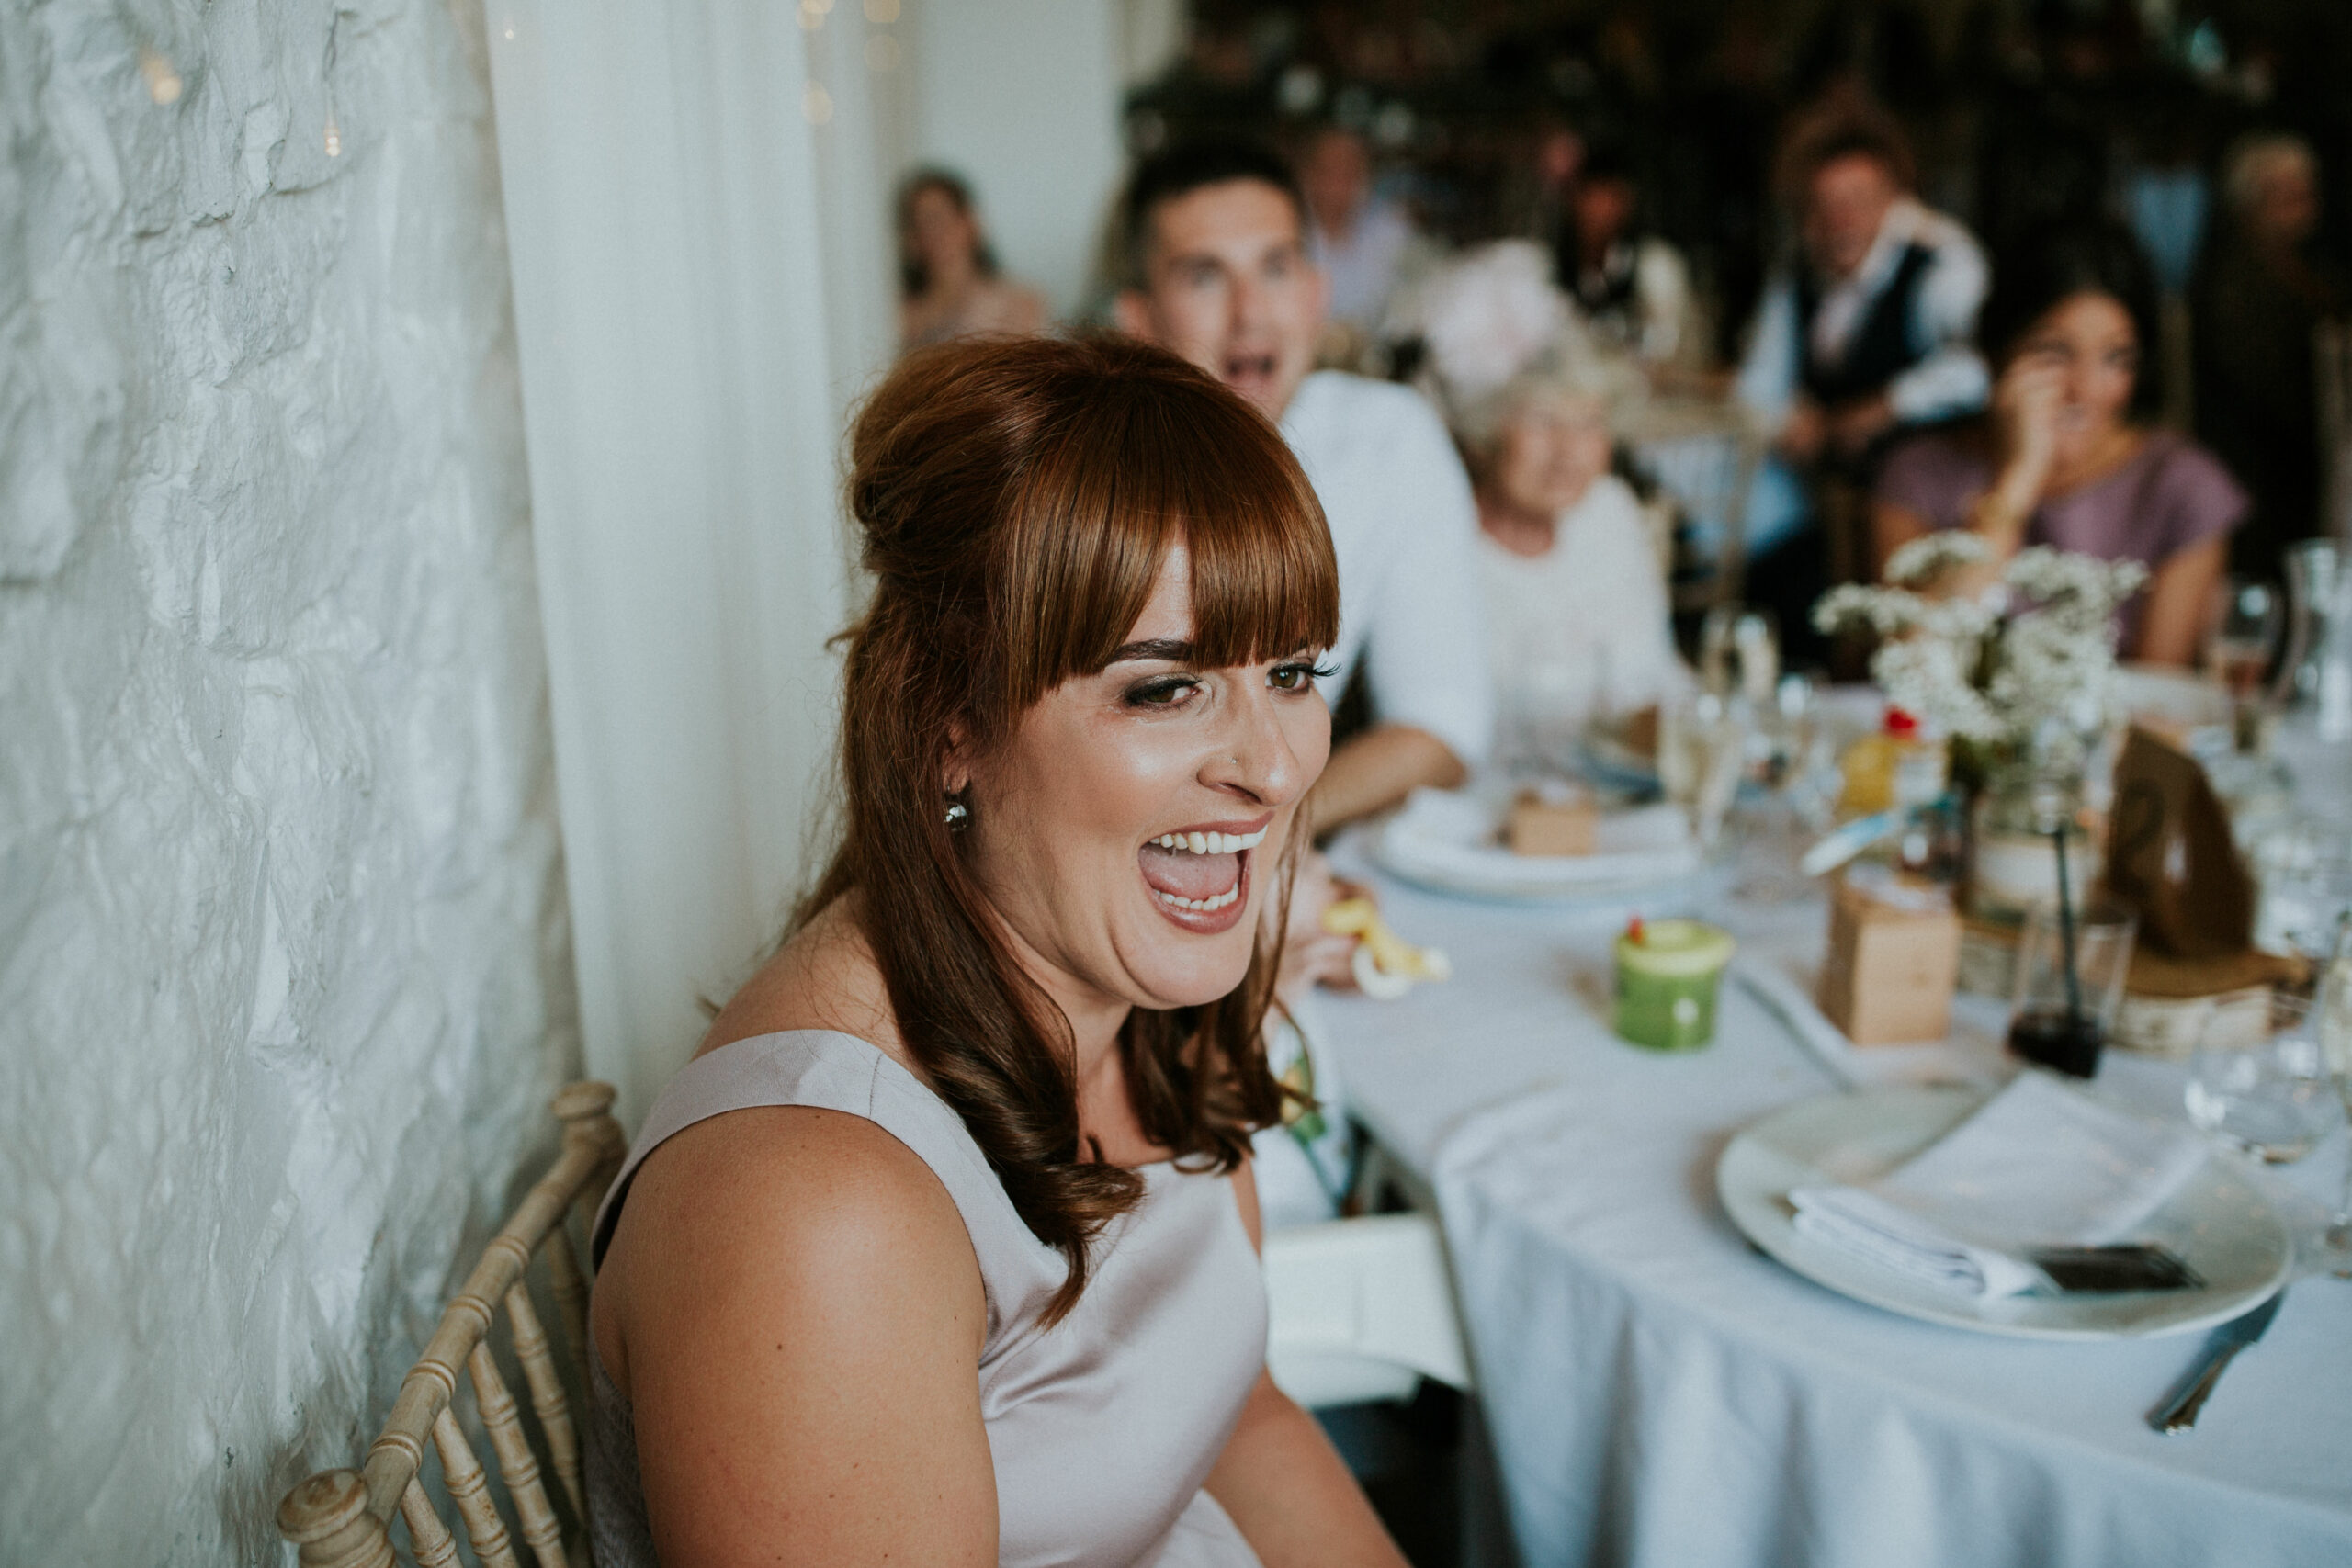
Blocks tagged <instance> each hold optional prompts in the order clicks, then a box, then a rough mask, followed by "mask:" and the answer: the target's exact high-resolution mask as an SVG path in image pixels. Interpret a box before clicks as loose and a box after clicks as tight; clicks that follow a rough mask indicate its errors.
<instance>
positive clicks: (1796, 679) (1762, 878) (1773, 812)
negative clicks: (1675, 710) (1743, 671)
mask: <svg viewBox="0 0 2352 1568" xmlns="http://www.w3.org/2000/svg"><path fill="white" fill-rule="evenodd" d="M1815 696H1816V693H1815V687H1814V682H1813V679H1812V677H1810V676H1807V675H1803V674H1789V675H1783V676H1781V678H1780V681H1779V682H1778V683H1777V684H1776V685H1775V686H1774V687H1773V689H1772V701H1771V703H1770V705H1769V706H1766V707H1765V708H1763V709H1761V710H1760V711H1759V712H1758V714H1757V720H1758V722H1757V725H1756V731H1755V736H1754V738H1753V739H1751V740H1750V742H1749V744H1748V748H1747V750H1748V754H1749V755H1748V765H1747V773H1748V776H1749V777H1750V778H1751V779H1753V780H1754V782H1755V783H1756V784H1758V785H1759V786H1760V788H1759V790H1758V794H1757V795H1756V798H1755V802H1754V804H1753V805H1752V806H1744V807H1741V816H1742V822H1743V831H1742V837H1743V839H1744V840H1745V841H1744V842H1743V844H1742V845H1741V859H1742V862H1743V863H1744V870H1743V872H1742V874H1741V876H1740V880H1739V883H1738V886H1736V887H1735V888H1734V889H1733V891H1734V892H1736V893H1737V894H1738V895H1739V897H1742V898H1746V899H1747V900H1749V901H1751V902H1753V903H1758V904H1781V903H1786V902H1788V901H1789V900H1790V899H1792V898H1801V897H1804V896H1805V895H1806V894H1807V893H1809V892H1810V891H1812V886H1813V884H1812V879H1811V878H1809V877H1807V876H1806V875H1805V874H1804V873H1803V872H1802V871H1801V870H1799V869H1798V864H1797V862H1798V857H1799V856H1800V855H1801V854H1803V852H1804V847H1805V845H1807V844H1808V843H1810V842H1811V841H1812V840H1813V839H1814V838H1815V837H1817V836H1818V835H1819V833H1820V832H1821V830H1822V829H1824V828H1826V826H1827V825H1828V824H1827V818H1828V815H1829V808H1830V807H1832V806H1834V804H1835V802H1836V799H1837V795H1836V788H1835V784H1833V783H1832V782H1831V781H1832V780H1833V779H1834V777H1835V774H1836V766H1835V763H1834V761H1832V760H1831V758H1830V756H1829V747H1828V737H1827V736H1826V734H1825V733H1824V732H1823V727H1822V724H1821V715H1820V712H1819V709H1818V706H1817V705H1816V703H1815Z"/></svg>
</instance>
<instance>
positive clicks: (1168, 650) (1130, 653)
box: [1111, 637, 1193, 664]
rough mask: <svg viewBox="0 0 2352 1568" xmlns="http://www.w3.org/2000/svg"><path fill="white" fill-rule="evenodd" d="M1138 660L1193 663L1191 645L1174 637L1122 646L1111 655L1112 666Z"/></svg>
mask: <svg viewBox="0 0 2352 1568" xmlns="http://www.w3.org/2000/svg"><path fill="white" fill-rule="evenodd" d="M1140 659H1164V660H1167V661H1168V662H1169V663H1170V664H1190V663H1191V662H1193V645H1192V644H1191V643H1189V642H1185V641H1182V640H1181V639H1179V638H1176V637H1152V638H1150V639H1149V640H1148V641H1145V642H1130V643H1125V644H1123V645H1121V647H1120V649H1119V651H1118V652H1116V653H1114V654H1113V655H1111V662H1112V663H1113V664H1126V663H1129V662H1132V661H1133V660H1140Z"/></svg>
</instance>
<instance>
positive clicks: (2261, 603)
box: [2205, 577, 2287, 751]
mask: <svg viewBox="0 0 2352 1568" xmlns="http://www.w3.org/2000/svg"><path fill="white" fill-rule="evenodd" d="M2286 624H2287V610H2286V605H2285V604H2284V603H2283V602H2282V601H2281V599H2280V596H2279V592H2278V587H2277V585H2275V584H2273V583H2269V582H2265V581H2260V580H2258V579H2255V578H2247V577H2230V578H2226V579H2224V580H2223V581H2222V582H2221V583H2219V584H2218V585H2216V587H2215V588H2214V590H2213V603H2212V606H2211V610H2210V612H2209V613H2208V615H2207V616H2206V622H2205V668H2206V670H2207V671H2209V672H2210V673H2211V675H2212V676H2213V678H2214V679H2215V680H2217V681H2219V682H2221V683H2222V687H2223V688H2224V689H2225V690H2227V691H2228V693H2229V694H2230V716H2231V721H2232V723H2231V728H2232V729H2233V732H2234V733H2235V735H2236V738H2237V749H2238V750H2241V751H2258V750H2261V749H2262V744H2261V742H2262V717H2263V714H2264V712H2265V706H2266V705H2265V704H2264V703H2263V700H2262V682H2263V677H2264V676H2266V675H2267V674H2268V673H2269V672H2270V661H2271V660H2273V659H2275V658H2276V657H2278V638H2279V634H2280V633H2281V632H2282V631H2283V630H2284V629H2285V627H2286Z"/></svg>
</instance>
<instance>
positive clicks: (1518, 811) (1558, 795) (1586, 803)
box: [1503, 789, 1600, 855]
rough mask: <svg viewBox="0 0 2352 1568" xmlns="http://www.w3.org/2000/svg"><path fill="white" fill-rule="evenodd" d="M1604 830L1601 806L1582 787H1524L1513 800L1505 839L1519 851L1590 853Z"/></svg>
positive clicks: (1550, 853)
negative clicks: (1572, 788)
mask: <svg viewBox="0 0 2352 1568" xmlns="http://www.w3.org/2000/svg"><path fill="white" fill-rule="evenodd" d="M1599 832H1600V807H1599V806H1597V805H1595V804H1594V802H1593V798H1592V796H1590V795H1587V794H1585V793H1583V792H1582V791H1581V790H1566V789H1554V790H1550V791H1542V792H1539V791H1536V790H1532V789H1523V790H1521V791H1520V792H1519V798H1518V799H1516V800H1514V801H1512V802H1511V804H1510V819H1509V820H1508V821H1506V822H1505V823H1504V824H1503V842H1504V843H1506V844H1508V845H1509V846H1510V852H1511V853H1513V854H1515V855H1589V854H1590V853H1592V849H1593V840H1594V839H1595V837H1596V836H1597V835H1598V834H1599Z"/></svg>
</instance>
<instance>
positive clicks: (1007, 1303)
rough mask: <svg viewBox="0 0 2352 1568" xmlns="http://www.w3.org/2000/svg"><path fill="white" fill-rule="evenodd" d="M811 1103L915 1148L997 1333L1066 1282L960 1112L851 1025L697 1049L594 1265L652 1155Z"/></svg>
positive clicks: (610, 1201)
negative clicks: (763, 1110)
mask: <svg viewBox="0 0 2352 1568" xmlns="http://www.w3.org/2000/svg"><path fill="white" fill-rule="evenodd" d="M767 1105H806V1106H809V1107H812V1108H815V1109H818V1110H822V1111H842V1112H844V1113H845V1114H848V1115H851V1116H862V1117H864V1118H865V1120H867V1121H869V1122H873V1123H875V1125H876V1126H878V1127H880V1128H881V1129H882V1130H883V1131H884V1132H887V1133H888V1134H890V1135H891V1136H892V1137H895V1138H897V1139H898V1140H899V1142H900V1143H902V1144H904V1145H906V1146H907V1147H908V1148H910V1149H911V1150H912V1151H914V1154H915V1156H916V1157H917V1158H919V1159H921V1160H922V1162H923V1164H925V1165H927V1166H929V1167H930V1168H931V1170H932V1174H933V1175H934V1176H936V1177H938V1178H939V1180H940V1184H941V1185H942V1186H944V1187H945V1188H946V1189H947V1195H948V1196H949V1197H950V1198H952V1199H953V1200H955V1203H956V1211H957V1213H960V1214H961V1215H962V1216H963V1220H964V1228H965V1230H966V1231H967V1233H968V1234H969V1235H970V1236H971V1241H972V1251H973V1253H974V1255H975V1256H976V1257H977V1258H978V1260H979V1265H980V1277H981V1280H982V1282H983V1284H984V1285H985V1286H986V1287H987V1292H988V1298H989V1336H990V1337H991V1338H993V1337H995V1336H996V1334H997V1333H998V1331H999V1329H1000V1328H1001V1326H1002V1325H1005V1324H1008V1323H1012V1322H1014V1321H1017V1320H1020V1319H1023V1318H1026V1317H1028V1316H1030V1315H1032V1311H1031V1309H1033V1308H1035V1309H1042V1307H1043V1304H1044V1302H1045V1300H1046V1298H1049V1297H1050V1296H1051V1295H1052V1294H1053V1292H1055V1291H1056V1290H1058V1289H1059V1288H1060V1286H1061V1282H1062V1278H1063V1275H1064V1273H1065V1271H1066V1268H1067V1265H1066V1264H1065V1263H1064V1261H1063V1259H1062V1257H1061V1254H1059V1253H1058V1252H1056V1251H1055V1250H1054V1249H1053V1248H1051V1247H1047V1246H1046V1245H1045V1244H1044V1243H1043V1242H1041V1241H1039V1240H1038V1239H1037V1238H1036V1236H1035V1235H1033V1234H1032V1233H1031V1232H1030V1229H1029V1227H1028V1226H1027V1225H1026V1224H1023V1221H1022V1219H1021V1215H1020V1213H1019V1212H1018V1211H1017V1210H1015V1209H1014V1208H1013V1206H1012V1200H1011V1199H1010V1198H1008V1197H1006V1196H1005V1192H1004V1185H1003V1183H1001V1181H999V1180H998V1179H997V1176H996V1172H995V1171H994V1170H993V1169H991V1168H989V1162H988V1157H987V1156H985V1155H983V1154H982V1153H981V1152H980V1147H979V1145H978V1144H976V1143H974V1142H973V1141H972V1135H971V1134H970V1133H969V1132H967V1130H966V1129H965V1126H964V1122H963V1118H962V1117H960V1116H958V1115H956V1112H955V1111H954V1109H953V1108H951V1107H950V1106H949V1105H948V1104H947V1102H946V1101H945V1100H942V1099H940V1098H939V1096H938V1095H936V1094H934V1093H933V1092H932V1091H931V1089H928V1088H926V1087H925V1086H924V1084H923V1082H922V1079H920V1078H918V1077H915V1076H914V1074H912V1073H910V1072H909V1071H908V1070H907V1069H906V1067H905V1066H902V1065H900V1064H899V1062H898V1061H897V1060H895V1059H894V1058H892V1057H891V1056H890V1055H888V1053H886V1052H884V1051H883V1050H881V1049H880V1048H879V1047H877V1046H876V1045H874V1044H873V1043H870V1042H867V1041H865V1040H861V1039H859V1038H857V1036H855V1035H854V1034H843V1033H841V1032H837V1031H834V1030H827V1029H792V1030H786V1031H783V1032H779V1033H775V1034H760V1035H754V1036H752V1037H751V1038H750V1039H746V1040H738V1041H735V1042H734V1043H731V1044H727V1045H722V1046H720V1047H719V1048H718V1050H716V1051H711V1052H707V1053H706V1054H705V1055H700V1056H697V1057H695V1059H694V1060H693V1061H691V1062H689V1063H687V1064H686V1065H685V1066H684V1068H682V1069H681V1070H680V1071H679V1073H678V1075H677V1077H673V1078H672V1079H671V1080H670V1083H669V1087H667V1088H666V1089H663V1090H662V1094H661V1097H660V1098H659V1099H657V1100H655V1101H654V1102H653V1109H652V1111H650V1113H649V1114H648V1115H647V1116H646V1119H645V1125H644V1126H643V1127H642V1128H641V1129H639V1132H638V1134H637V1137H636V1139H635V1140H634V1141H633V1142H632V1143H631V1144H630V1145H629V1151H628V1158H627V1159H626V1160H625V1161H623V1162H622V1165H621V1168H620V1174H619V1175H618V1176H617V1177H616V1178H615V1179H614V1181H613V1185H612V1189H611V1190H610V1191H609V1192H607V1193H606V1194H605V1201H604V1205H603V1207H602V1208H600V1209H599V1210H598V1211H597V1213H596V1223H595V1226H594V1230H593V1231H592V1232H591V1233H590V1234H591V1243H590V1252H589V1256H590V1258H591V1260H592V1262H591V1267H592V1268H593V1267H595V1266H598V1265H601V1264H602V1263H603V1261H604V1257H605V1246H606V1244H607V1243H609V1242H610V1241H611V1239H612V1233H613V1225H614V1223H615V1222H616V1220H618V1218H619V1217H620V1212H621V1206H622V1204H624V1203H625V1202H627V1201H628V1188H629V1183H630V1182H631V1181H632V1180H633V1179H635V1177H636V1175H637V1170H638V1167H639V1165H641V1164H642V1163H643V1162H644V1160H645V1156H648V1155H650V1154H651V1153H652V1152H653V1151H654V1150H655V1149H657V1148H659V1147H661V1146H662V1144H664V1143H666V1142H667V1141H668V1140H670V1139H671V1138H673V1137H674V1136H676V1135H677V1134H680V1133H683V1132H684V1131H685V1130H686V1129H687V1128H688V1127H691V1126H694V1125H695V1123H697V1122H707V1121H708V1120H709V1119H710V1118H712V1117H714V1116H719V1115H724V1114H725V1113H726V1112H728V1111H743V1110H750V1109H752V1108H755V1107H759V1106H767Z"/></svg>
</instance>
